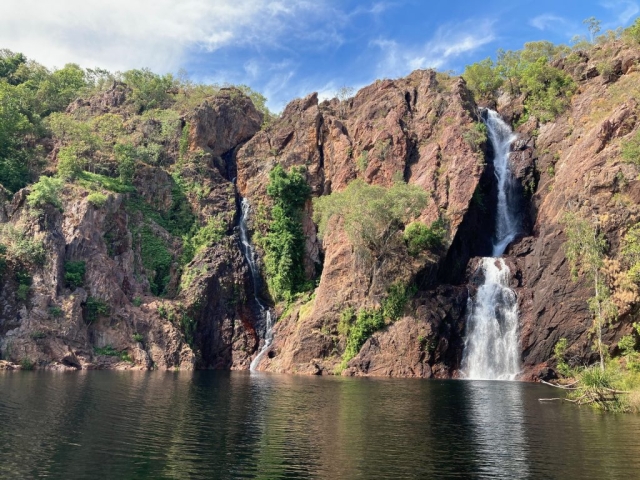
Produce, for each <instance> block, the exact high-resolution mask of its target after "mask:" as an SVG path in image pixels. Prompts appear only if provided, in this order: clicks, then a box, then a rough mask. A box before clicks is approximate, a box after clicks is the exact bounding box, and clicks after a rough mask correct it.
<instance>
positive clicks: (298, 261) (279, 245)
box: [256, 165, 311, 301]
mask: <svg viewBox="0 0 640 480" xmlns="http://www.w3.org/2000/svg"><path fill="white" fill-rule="evenodd" d="M310 193H311V189H310V188H309V185H308V184H307V181H306V179H305V177H304V170H302V169H297V168H292V169H291V170H290V171H289V172H286V171H285V170H284V168H282V167H281V166H280V165H276V166H275V168H274V169H273V170H271V172H270V173H269V184H268V185H267V195H269V197H270V198H271V199H272V201H273V207H272V209H271V213H270V218H269V220H268V226H267V232H266V234H265V235H264V236H263V237H258V238H257V239H256V240H257V243H259V245H260V246H261V247H262V248H263V249H264V252H265V255H264V264H265V272H266V275H267V283H268V285H269V291H270V292H271V294H272V295H273V297H274V298H275V299H276V300H287V301H290V300H292V299H293V296H294V295H295V294H296V293H300V292H303V291H305V290H307V289H308V288H309V285H308V283H309V282H307V280H306V278H305V273H304V247H305V238H304V232H303V230H302V210H303V208H304V205H305V203H306V201H307V199H308V198H309V195H310Z"/></svg>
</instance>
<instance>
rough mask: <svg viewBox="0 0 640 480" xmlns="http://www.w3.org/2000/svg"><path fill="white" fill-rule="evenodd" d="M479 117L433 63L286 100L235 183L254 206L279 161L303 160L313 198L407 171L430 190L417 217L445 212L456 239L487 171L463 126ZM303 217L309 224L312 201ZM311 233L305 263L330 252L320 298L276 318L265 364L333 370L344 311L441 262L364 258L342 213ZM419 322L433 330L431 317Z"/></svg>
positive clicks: (401, 255)
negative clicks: (322, 95)
mask: <svg viewBox="0 0 640 480" xmlns="http://www.w3.org/2000/svg"><path fill="white" fill-rule="evenodd" d="M477 120H478V117H477V114H476V111H475V104H474V103H473V101H472V100H471V98H470V94H469V92H468V90H467V89H466V86H465V84H464V82H463V81H462V80H461V79H453V78H447V77H438V75H437V74H436V73H435V72H433V71H416V72H414V73H413V74H411V75H410V76H409V77H407V78H405V79H400V80H394V81H391V80H385V81H379V82H376V83H375V84H373V85H371V86H369V87H366V88H364V89H362V90H361V91H360V92H358V94H357V95H356V96H355V97H354V98H352V99H350V100H348V101H346V102H343V103H339V102H338V101H337V100H332V101H327V102H323V103H318V99H317V96H316V95H315V94H313V95H310V96H308V97H306V98H304V99H301V100H296V101H294V102H292V103H291V104H289V105H288V106H287V108H286V109H285V111H284V112H283V114H282V117H281V118H280V119H279V121H278V122H276V123H275V124H274V125H273V126H272V127H270V128H269V129H268V130H266V131H263V132H260V133H258V134H257V135H256V136H255V137H254V138H253V139H251V140H250V141H249V142H248V143H247V144H246V145H245V146H243V147H242V148H241V149H240V151H239V152H238V157H237V165H238V189H239V191H240V193H241V195H243V196H245V197H247V198H248V199H249V200H250V201H251V203H252V204H254V205H260V204H264V205H269V198H268V197H267V196H266V193H265V191H266V185H267V182H268V173H269V171H270V170H271V169H272V168H273V167H274V166H275V164H276V163H279V164H281V165H283V166H284V167H285V168H290V167H292V166H304V167H305V169H306V175H307V181H308V183H309V185H310V186H311V188H312V192H313V195H316V196H318V195H326V194H330V193H331V192H333V191H339V190H341V189H343V188H345V187H346V185H347V184H348V183H349V182H350V181H352V180H353V179H355V178H361V179H363V180H365V181H366V182H368V183H371V184H375V185H383V186H389V185H391V184H392V182H393V181H394V179H395V178H399V179H404V180H406V181H408V182H409V183H411V184H415V185H418V186H420V187H422V188H423V189H425V190H427V191H429V192H430V202H429V206H428V207H427V208H426V209H425V210H424V212H423V213H422V215H421V219H422V220H424V221H426V222H427V223H429V222H432V221H434V220H436V219H437V218H439V216H444V217H445V218H446V219H447V220H448V225H449V236H450V238H449V240H448V241H447V243H450V241H451V239H452V238H453V237H455V236H456V233H457V230H458V227H459V225H460V224H461V222H462V220H463V218H464V216H465V214H466V213H467V211H468V209H469V205H470V200H471V197H472V196H473V193H474V191H475V189H476V188H477V185H478V182H479V179H480V177H481V176H482V174H483V171H484V162H483V158H484V157H483V153H482V148H484V145H483V144H482V143H477V142H474V141H473V140H472V138H471V135H470V134H468V133H467V132H469V130H471V129H472V128H473V123H474V121H477ZM306 215H307V216H306V217H305V223H306V224H309V223H310V216H311V209H310V208H309V209H308V210H307V211H306ZM310 239H313V237H311V238H309V237H308V242H307V259H306V261H307V264H308V266H309V265H313V263H315V262H317V261H318V255H317V252H320V251H321V252H323V253H324V263H323V267H322V276H321V277H320V283H319V286H318V288H317V289H316V291H315V298H314V299H313V300H312V301H310V302H309V303H308V304H306V305H303V306H301V307H300V308H299V309H298V310H296V311H295V312H294V313H292V314H291V315H289V316H288V317H287V318H283V319H281V320H280V321H279V323H278V325H277V327H276V331H275V342H274V345H273V348H272V350H271V353H270V355H269V357H270V358H268V359H265V360H264V361H263V363H262V366H261V368H263V369H267V370H273V371H280V372H305V373H318V372H332V371H333V370H334V369H335V367H336V364H337V363H339V360H340V359H339V356H340V354H341V351H342V348H344V346H343V345H342V344H341V343H340V342H343V339H340V338H339V336H338V335H337V334H336V326H337V323H338V318H339V315H340V312H342V311H343V310H344V309H345V308H347V307H353V308H355V309H358V308H361V307H370V306H376V305H379V303H380V301H381V299H382V298H383V296H384V295H385V293H386V289H387V288H388V287H389V285H390V283H393V282H400V283H411V282H412V281H413V280H414V279H415V278H416V276H417V275H418V274H419V273H420V272H430V274H429V275H426V278H427V280H426V281H425V284H428V283H429V282H431V283H433V281H434V280H435V271H436V270H437V268H434V265H437V263H438V262H439V261H440V258H434V257H430V258H423V259H422V260H420V261H416V260H414V259H412V258H410V257H409V256H408V255H407V253H406V249H404V248H402V249H396V250H394V251H393V253H392V254H390V255H389V256H388V257H389V259H388V261H386V262H384V264H382V265H377V266H375V267H371V266H367V265H364V264H363V262H361V261H360V260H359V259H358V256H357V255H356V254H355V252H354V250H353V247H352V246H351V244H350V242H349V240H348V239H347V237H346V235H345V233H344V230H343V229H342V227H341V224H340V222H339V221H337V220H336V221H334V222H333V224H332V225H331V226H330V228H329V230H328V233H327V234H326V236H325V238H324V240H323V243H322V244H320V243H319V242H318V243H315V242H310V241H309V240H310ZM445 252H446V249H445V250H444V251H443V254H444V253H445ZM307 271H308V272H310V271H311V272H312V271H313V269H311V268H307ZM416 321H418V320H416ZM419 322H422V323H424V325H423V327H421V328H424V329H426V328H427V327H426V325H427V320H426V319H421V320H419ZM390 331H391V330H390ZM425 331H426V330H425ZM387 334H388V332H387V331H384V332H381V333H380V335H381V336H384V335H387ZM394 335H395V333H394ZM433 335H434V336H436V332H435V331H433ZM365 348H366V346H365ZM416 352H417V350H416Z"/></svg>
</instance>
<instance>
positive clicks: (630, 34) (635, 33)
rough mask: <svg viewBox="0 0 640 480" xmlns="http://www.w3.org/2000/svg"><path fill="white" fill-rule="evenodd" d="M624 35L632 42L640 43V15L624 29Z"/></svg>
mask: <svg viewBox="0 0 640 480" xmlns="http://www.w3.org/2000/svg"><path fill="white" fill-rule="evenodd" d="M623 37H624V38H625V39H627V40H628V41H630V42H633V43H640V17H638V18H636V19H635V21H634V22H633V24H631V26H629V27H628V28H626V29H625V30H624V33H623Z"/></svg>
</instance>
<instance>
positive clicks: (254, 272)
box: [239, 198, 274, 371]
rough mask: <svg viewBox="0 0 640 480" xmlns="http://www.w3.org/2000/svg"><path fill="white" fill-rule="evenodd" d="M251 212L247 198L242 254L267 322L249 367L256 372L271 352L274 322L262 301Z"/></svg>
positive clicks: (242, 208)
mask: <svg viewBox="0 0 640 480" xmlns="http://www.w3.org/2000/svg"><path fill="white" fill-rule="evenodd" d="M250 211H251V205H250V204H249V201H248V200H247V199H246V198H243V199H242V202H241V203H240V223H239V226H240V242H241V247H242V253H243V254H244V258H245V259H246V260H247V264H248V265H249V270H250V271H251V280H252V282H253V296H254V299H255V301H256V303H257V304H258V307H259V308H260V313H261V314H262V316H263V317H264V321H265V333H264V345H263V347H262V349H261V350H260V352H259V353H258V355H257V356H256V358H254V359H253V361H252V362H251V365H250V366H249V370H250V371H254V370H255V369H256V368H257V367H258V365H259V364H260V361H261V360H262V357H263V356H264V355H265V354H266V353H267V352H268V351H269V348H270V347H271V343H272V342H273V324H274V321H273V315H272V314H271V310H270V309H269V307H267V306H266V305H265V304H264V303H263V302H262V301H261V300H260V296H259V292H260V286H261V285H262V277H261V275H260V268H259V266H258V262H257V255H256V252H255V249H254V248H253V245H252V244H251V242H250V241H249V228H248V226H247V219H248V218H249V212H250Z"/></svg>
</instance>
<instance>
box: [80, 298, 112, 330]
mask: <svg viewBox="0 0 640 480" xmlns="http://www.w3.org/2000/svg"><path fill="white" fill-rule="evenodd" d="M109 312H110V309H109V305H107V304H106V303H105V302H104V301H102V300H100V299H99V298H95V297H87V301H86V303H85V305H84V322H85V323H86V324H87V325H91V324H92V323H94V322H95V321H96V320H98V318H100V317H104V316H107V315H109Z"/></svg>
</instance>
